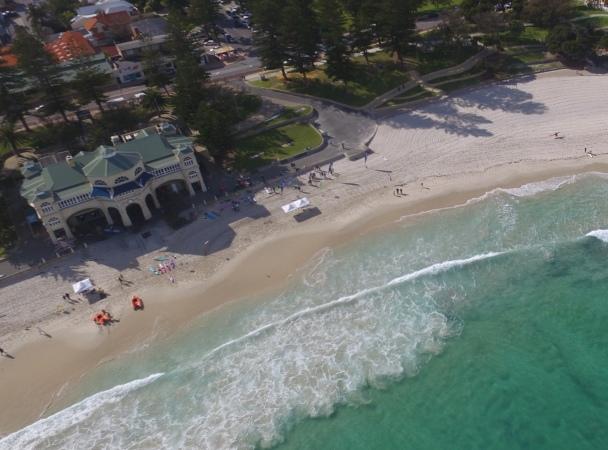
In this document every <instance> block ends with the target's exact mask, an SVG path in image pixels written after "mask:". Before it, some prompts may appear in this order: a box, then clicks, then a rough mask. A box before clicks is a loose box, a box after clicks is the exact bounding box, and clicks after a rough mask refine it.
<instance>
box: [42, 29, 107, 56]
mask: <svg viewBox="0 0 608 450" xmlns="http://www.w3.org/2000/svg"><path fill="white" fill-rule="evenodd" d="M45 48H46V51H47V52H49V53H50V54H51V55H53V57H54V58H55V59H56V60H57V61H58V62H64V61H69V60H71V59H74V58H81V57H83V56H91V55H94V54H95V49H94V48H93V46H92V45H91V44H90V43H89V41H87V40H86V39H85V38H84V36H83V35H82V34H80V33H78V32H77V31H65V32H63V33H61V34H60V35H59V37H58V38H57V39H55V40H54V41H52V42H50V43H48V44H46V45H45Z"/></svg>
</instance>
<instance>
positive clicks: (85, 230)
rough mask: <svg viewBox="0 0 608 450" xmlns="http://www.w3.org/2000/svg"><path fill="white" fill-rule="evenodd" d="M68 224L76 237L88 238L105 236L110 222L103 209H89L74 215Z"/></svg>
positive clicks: (68, 220)
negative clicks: (105, 230) (105, 229)
mask: <svg viewBox="0 0 608 450" xmlns="http://www.w3.org/2000/svg"><path fill="white" fill-rule="evenodd" d="M66 224H67V226H68V227H69V229H70V231H71V232H72V234H73V235H74V237H77V238H86V237H92V236H99V235H103V230H104V228H106V227H107V226H108V220H107V219H106V216H105V214H104V212H103V210H102V209H101V208H87V209H81V210H80V211H76V212H75V213H73V214H72V215H71V216H70V217H68V219H67V220H66Z"/></svg>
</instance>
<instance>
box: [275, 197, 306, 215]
mask: <svg viewBox="0 0 608 450" xmlns="http://www.w3.org/2000/svg"><path fill="white" fill-rule="evenodd" d="M308 205H310V201H309V200H308V199H307V198H306V197H302V198H299V199H297V200H296V201H293V202H291V203H287V204H286V205H283V206H281V209H282V210H283V212H285V213H290V212H293V211H295V210H297V209H300V208H305V207H306V206H308Z"/></svg>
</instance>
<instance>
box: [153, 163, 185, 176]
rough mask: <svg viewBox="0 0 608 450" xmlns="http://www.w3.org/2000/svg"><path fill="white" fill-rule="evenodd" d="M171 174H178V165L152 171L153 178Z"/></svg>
mask: <svg viewBox="0 0 608 450" xmlns="http://www.w3.org/2000/svg"><path fill="white" fill-rule="evenodd" d="M173 172H179V164H173V165H171V166H167V167H162V168H160V169H156V170H155V171H154V176H155V177H162V176H164V175H168V174H170V173H173Z"/></svg>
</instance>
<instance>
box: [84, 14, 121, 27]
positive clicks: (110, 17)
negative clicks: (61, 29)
mask: <svg viewBox="0 0 608 450" xmlns="http://www.w3.org/2000/svg"><path fill="white" fill-rule="evenodd" d="M98 23H101V24H102V25H105V26H107V27H115V26H125V25H128V24H130V23H131V16H130V15H129V13H128V12H127V11H119V12H115V13H109V14H105V13H99V14H97V16H95V17H93V18H91V19H87V20H85V21H84V28H85V29H86V30H88V31H91V30H92V29H93V27H94V26H95V25H97V24H98Z"/></svg>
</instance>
